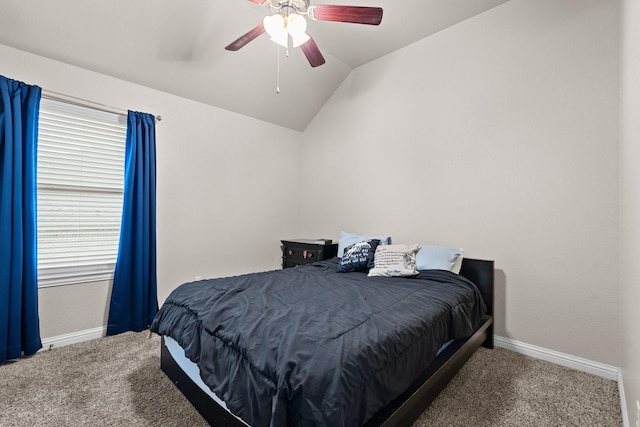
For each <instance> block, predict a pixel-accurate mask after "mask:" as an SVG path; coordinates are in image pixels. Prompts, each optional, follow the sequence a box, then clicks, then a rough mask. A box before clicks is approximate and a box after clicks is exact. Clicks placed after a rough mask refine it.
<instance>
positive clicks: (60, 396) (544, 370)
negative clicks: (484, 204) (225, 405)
mask: <svg viewBox="0 0 640 427" xmlns="http://www.w3.org/2000/svg"><path fill="white" fill-rule="evenodd" d="M148 336H149V334H148V333H146V332H143V333H132V332H130V333H126V334H122V335H118V336H115V337H108V338H102V339H98V340H93V341H88V342H84V343H80V344H76V345H71V346H66V347H60V348H54V349H53V350H50V351H44V352H40V353H38V354H36V355H34V356H33V357H30V358H25V359H22V360H20V361H18V362H12V363H6V364H3V365H0V426H3V427H4V426H25V427H27V426H28V427H32V426H33V427H36V426H205V425H206V423H205V422H204V420H203V419H202V418H201V417H200V415H199V414H198V413H197V412H196V411H195V409H193V407H192V406H191V405H190V404H189V402H188V401H187V400H186V399H185V398H184V397H183V396H182V395H181V394H180V392H179V391H178V390H177V389H176V388H175V387H174V385H173V384H172V383H171V381H169V380H168V379H167V378H166V377H165V376H164V374H163V373H162V371H160V367H159V366H160V357H159V348H160V340H159V338H158V337H157V336H155V335H154V336H152V337H151V339H148ZM620 425H622V416H621V413H620V399H619V396H618V389H617V384H616V383H615V382H614V381H610V380H604V379H602V378H599V377H595V376H592V375H588V374H584V373H582V372H578V371H574V370H571V369H567V368H562V367H559V366H556V365H553V364H550V363H547V362H542V361H539V360H536V359H532V358H529V357H526V356H522V355H519V354H516V353H513V352H510V351H507V350H503V349H495V350H485V349H480V350H478V352H476V354H475V355H474V356H473V357H472V359H471V360H470V361H469V362H468V363H467V365H465V367H464V368H463V369H462V371H461V372H460V373H459V374H458V375H457V376H456V378H454V380H453V381H452V383H451V384H450V385H449V386H448V387H447V388H446V389H445V390H444V391H443V392H442V393H441V394H440V396H439V397H438V398H437V399H436V400H435V401H434V402H433V404H432V405H431V406H430V407H429V409H428V410H427V411H426V412H425V413H423V414H422V417H421V418H420V419H419V420H418V421H417V423H416V424H415V426H419V427H427V426H603V427H606V426H620Z"/></svg>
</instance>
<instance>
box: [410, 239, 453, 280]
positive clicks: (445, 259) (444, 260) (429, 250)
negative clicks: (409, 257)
mask: <svg viewBox="0 0 640 427" xmlns="http://www.w3.org/2000/svg"><path fill="white" fill-rule="evenodd" d="M463 252H464V251H463V250H462V249H452V248H447V247H446V246H433V245H423V246H421V247H420V250H419V251H418V253H417V255H416V266H417V268H418V270H449V271H452V272H454V273H456V274H458V273H460V269H461V268H462V258H463Z"/></svg>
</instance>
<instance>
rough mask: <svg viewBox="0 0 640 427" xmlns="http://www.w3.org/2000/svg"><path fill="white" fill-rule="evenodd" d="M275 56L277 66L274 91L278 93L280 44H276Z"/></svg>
mask: <svg viewBox="0 0 640 427" xmlns="http://www.w3.org/2000/svg"><path fill="white" fill-rule="evenodd" d="M276 57H277V64H278V67H277V69H276V93H280V46H277V45H276Z"/></svg>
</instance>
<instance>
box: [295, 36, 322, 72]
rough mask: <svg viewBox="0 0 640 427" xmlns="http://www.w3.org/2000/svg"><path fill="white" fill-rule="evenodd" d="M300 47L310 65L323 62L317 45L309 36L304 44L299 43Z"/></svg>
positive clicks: (314, 65) (317, 64) (313, 65)
mask: <svg viewBox="0 0 640 427" xmlns="http://www.w3.org/2000/svg"><path fill="white" fill-rule="evenodd" d="M300 48H301V49H302V52H304V56H306V57H307V60H308V61H309V64H311V66H312V67H317V66H319V65H322V64H324V63H325V60H324V57H323V56H322V53H320V49H319V48H318V45H317V44H316V42H315V41H314V40H313V39H312V38H310V39H309V40H308V41H306V42H305V43H304V44H302V45H300Z"/></svg>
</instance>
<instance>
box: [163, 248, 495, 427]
mask: <svg viewBox="0 0 640 427" xmlns="http://www.w3.org/2000/svg"><path fill="white" fill-rule="evenodd" d="M484 313H485V306H484V303H483V302H482V298H481V296H480V293H479V291H478V289H477V288H476V287H475V285H473V284H472V283H471V282H469V281H468V280H466V279H465V278H464V277H462V276H458V275H456V274H453V273H450V272H448V271H441V270H430V271H422V272H420V275H419V276H417V277H415V278H384V277H367V276H366V274H365V273H339V272H337V258H336V259H334V260H330V261H323V262H317V263H315V264H311V265H306V266H302V267H296V268H289V269H285V270H276V271H270V272H264V273H254V274H248V275H243V276H236V277H228V278H219V279H212V280H205V281H198V282H191V283H186V284H184V285H182V286H180V287H178V288H177V289H175V290H174V291H173V292H172V293H171V295H170V296H169V297H168V298H167V300H166V301H165V303H164V305H163V306H162V308H161V309H160V311H159V312H158V314H157V316H156V318H155V320H154V321H153V324H152V325H151V330H152V331H154V332H156V333H158V334H161V335H168V336H170V337H172V338H173V339H175V340H176V341H177V342H178V343H179V344H180V345H181V346H182V347H183V348H184V349H185V354H186V356H187V357H188V358H189V359H191V360H192V361H193V362H195V363H197V364H198V366H199V367H200V375H201V377H202V379H203V381H204V382H205V383H206V384H207V385H208V386H209V387H210V388H211V390H213V391H214V392H215V393H216V394H217V395H218V396H219V397H221V398H222V399H223V400H224V401H225V402H226V404H227V406H228V408H229V409H230V410H231V411H232V412H233V413H235V414H236V415H238V416H239V417H241V418H242V419H243V420H245V421H246V422H247V423H249V424H250V425H252V426H253V427H262V426H277V427H281V426H331V427H339V426H358V425H362V424H363V423H364V422H366V421H367V420H368V419H369V418H371V417H372V416H373V415H374V414H375V413H376V412H377V411H378V410H380V409H381V408H382V407H384V406H386V405H387V404H388V403H389V402H391V401H392V400H393V399H394V398H395V397H397V396H398V395H399V394H400V393H402V392H403V391H404V390H405V389H406V388H407V387H408V386H409V385H410V384H411V382H412V381H413V380H414V378H415V377H416V375H417V374H418V373H419V372H421V371H422V370H424V369H425V367H426V366H428V365H429V363H430V362H431V361H432V360H433V359H434V358H435V355H436V352H437V351H438V349H439V348H440V347H441V346H442V345H443V344H444V343H445V342H447V341H449V340H451V339H454V338H466V337H468V336H470V335H472V333H473V332H474V331H475V330H476V329H477V328H478V327H479V326H480V323H481V318H482V316H483V315H484Z"/></svg>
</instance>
